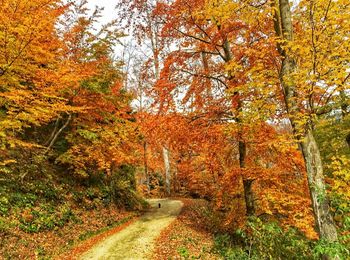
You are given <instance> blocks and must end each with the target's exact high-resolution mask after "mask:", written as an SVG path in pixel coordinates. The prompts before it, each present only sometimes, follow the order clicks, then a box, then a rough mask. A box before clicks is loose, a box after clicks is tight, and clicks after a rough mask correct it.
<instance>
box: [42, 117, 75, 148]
mask: <svg viewBox="0 0 350 260" xmlns="http://www.w3.org/2000/svg"><path fill="white" fill-rule="evenodd" d="M71 119H72V115H71V114H69V115H68V118H67V121H66V122H65V123H64V125H63V126H62V127H61V128H60V129H59V130H58V131H57V132H56V133H55V135H54V137H53V138H52V140H51V142H50V144H49V146H48V147H47V148H46V150H45V152H44V153H45V154H46V153H47V152H48V151H49V150H50V149H51V148H52V146H53V145H54V144H55V142H56V139H57V138H58V136H59V135H60V134H61V133H62V131H63V130H64V129H65V128H66V127H67V126H68V124H69V122H70V120H71Z"/></svg>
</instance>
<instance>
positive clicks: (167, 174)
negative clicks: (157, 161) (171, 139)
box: [163, 146, 171, 195]
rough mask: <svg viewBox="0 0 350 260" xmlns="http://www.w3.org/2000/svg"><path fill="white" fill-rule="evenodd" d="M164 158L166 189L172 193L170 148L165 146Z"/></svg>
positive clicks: (168, 192)
mask: <svg viewBox="0 0 350 260" xmlns="http://www.w3.org/2000/svg"><path fill="white" fill-rule="evenodd" d="M163 159H164V168H165V190H166V193H167V195H170V184H171V173H170V161H169V149H168V148H166V147H165V146H163Z"/></svg>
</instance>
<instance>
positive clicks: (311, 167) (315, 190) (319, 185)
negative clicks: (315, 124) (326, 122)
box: [301, 129, 338, 242]
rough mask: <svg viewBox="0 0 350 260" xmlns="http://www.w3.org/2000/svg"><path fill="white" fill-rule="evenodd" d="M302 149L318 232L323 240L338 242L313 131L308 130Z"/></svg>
mask: <svg viewBox="0 0 350 260" xmlns="http://www.w3.org/2000/svg"><path fill="white" fill-rule="evenodd" d="M301 147H302V151H303V156H304V160H305V165H306V171H307V178H308V183H309V189H310V195H311V200H312V206H313V210H314V215H315V222H316V228H317V231H318V233H319V235H320V237H321V238H323V239H326V240H328V241H331V242H334V241H337V240H338V237H337V230H336V227H335V224H334V221H333V217H332V214H331V213H330V207H329V203H328V199H327V194H326V187H325V183H324V176H323V166H322V159H321V155H320V151H319V148H318V146H317V143H316V141H315V138H314V136H313V133H312V130H311V129H308V130H307V132H306V134H305V137H304V140H302V142H301Z"/></svg>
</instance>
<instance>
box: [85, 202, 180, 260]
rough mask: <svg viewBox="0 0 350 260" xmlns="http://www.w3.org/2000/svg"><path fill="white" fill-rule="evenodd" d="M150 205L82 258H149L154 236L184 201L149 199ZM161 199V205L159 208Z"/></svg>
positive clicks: (170, 220)
mask: <svg viewBox="0 0 350 260" xmlns="http://www.w3.org/2000/svg"><path fill="white" fill-rule="evenodd" d="M148 202H149V203H150V204H151V207H152V208H151V209H150V211H149V212H147V213H146V214H145V215H143V216H142V217H141V218H140V219H139V220H137V221H136V222H135V223H133V224H131V225H130V226H128V227H127V228H125V229H124V230H122V231H120V232H118V233H116V234H114V235H112V236H110V237H108V238H106V239H105V240H103V241H101V242H100V243H99V244H97V245H96V246H95V247H93V248H92V249H91V250H89V251H88V252H86V253H85V254H83V255H82V256H81V257H80V258H79V259H82V260H85V259H116V260H119V259H120V260H122V259H150V253H151V252H152V251H153V248H154V243H153V242H154V240H155V238H157V237H158V236H159V234H160V232H161V231H162V229H164V228H165V227H167V226H168V225H169V224H170V223H171V222H172V221H173V220H174V219H175V218H176V216H177V215H178V214H179V213H180V211H181V208H182V205H183V204H182V202H181V201H178V200H168V199H151V200H148ZM158 203H160V204H161V208H158Z"/></svg>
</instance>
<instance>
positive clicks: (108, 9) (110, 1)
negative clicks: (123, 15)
mask: <svg viewBox="0 0 350 260" xmlns="http://www.w3.org/2000/svg"><path fill="white" fill-rule="evenodd" d="M118 1H122V0H88V6H89V8H90V9H91V10H93V9H94V8H95V6H96V5H97V6H100V7H104V10H103V12H102V17H101V19H100V20H101V21H100V22H101V23H107V22H109V21H111V20H112V19H115V18H117V17H116V11H115V8H114V7H115V5H116V3H117V2H118Z"/></svg>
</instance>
